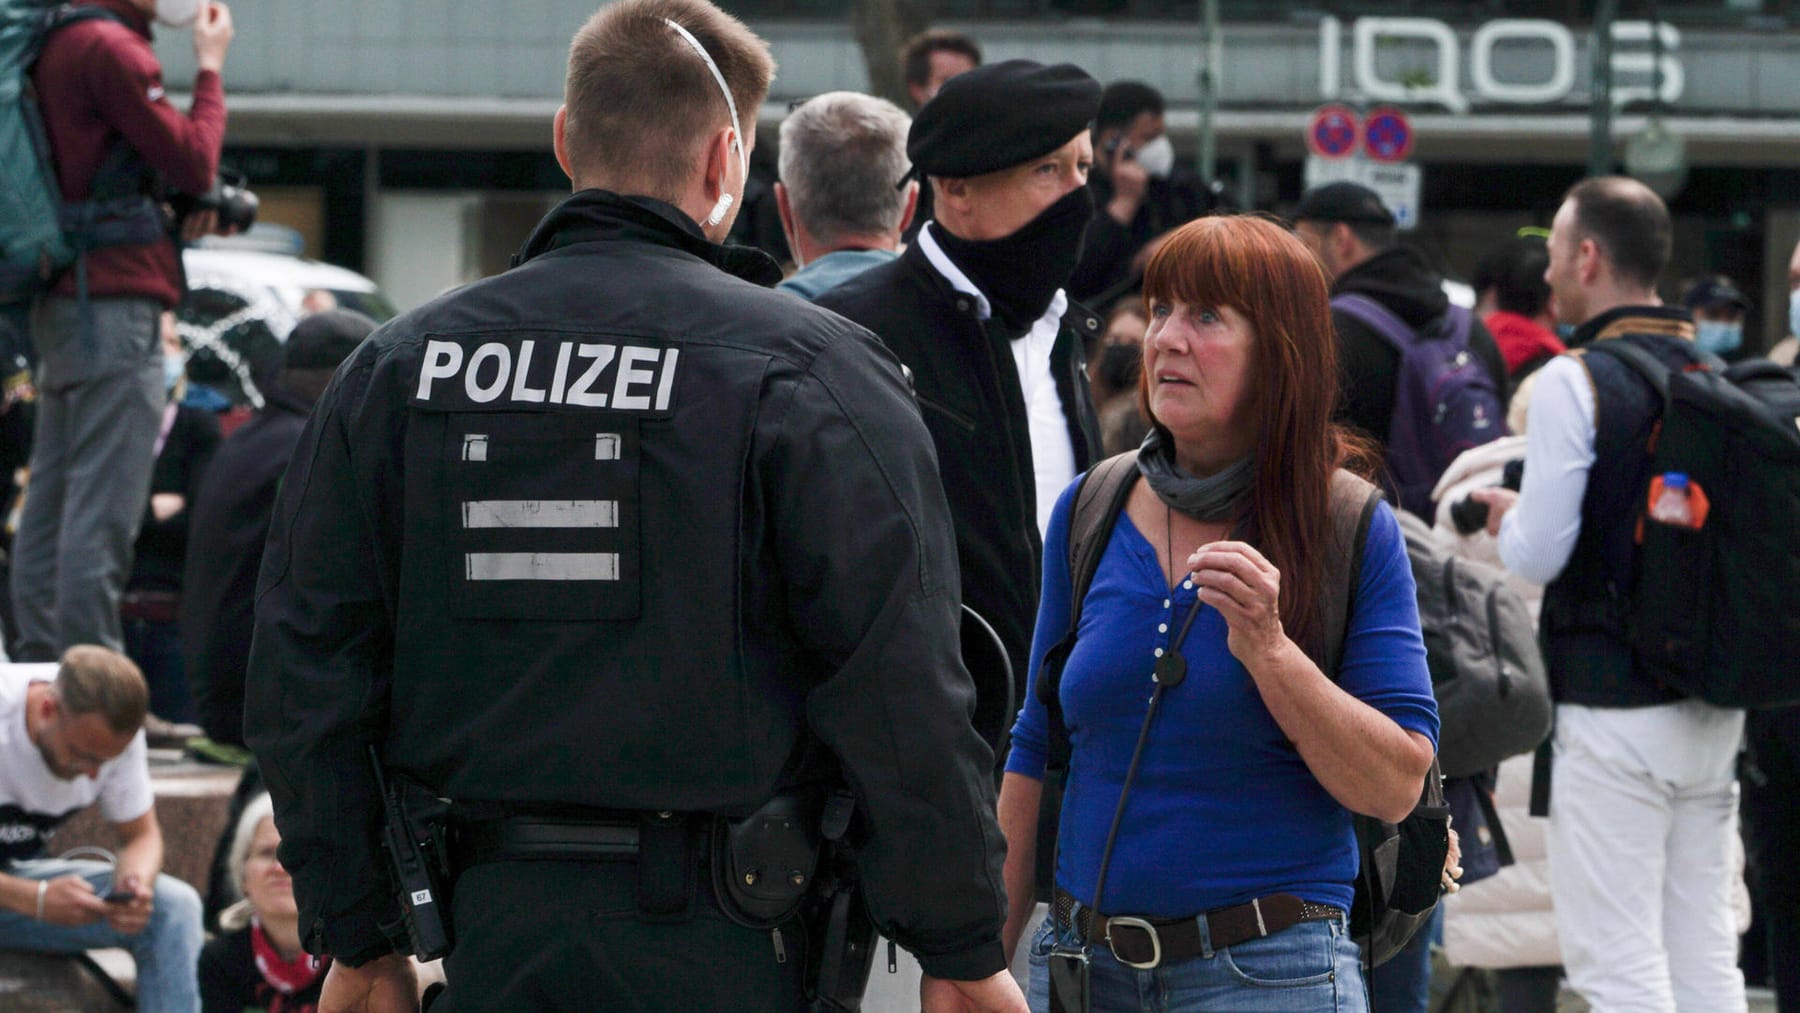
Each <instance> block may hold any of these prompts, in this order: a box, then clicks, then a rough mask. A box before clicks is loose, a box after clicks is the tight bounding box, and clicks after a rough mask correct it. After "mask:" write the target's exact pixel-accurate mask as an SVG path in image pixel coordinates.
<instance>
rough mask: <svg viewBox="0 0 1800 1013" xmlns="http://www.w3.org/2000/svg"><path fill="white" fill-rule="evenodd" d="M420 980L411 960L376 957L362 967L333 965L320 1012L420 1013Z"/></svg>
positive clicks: (327, 975)
mask: <svg viewBox="0 0 1800 1013" xmlns="http://www.w3.org/2000/svg"><path fill="white" fill-rule="evenodd" d="M418 1010H419V979H418V972H417V971H415V970H414V969H413V963H412V958H411V957H408V956H406V955H405V954H402V953H392V954H389V955H388V956H385V957H377V958H376V959H374V960H371V961H369V962H368V963H366V964H364V965H363V966H361V967H345V966H344V965H343V964H332V965H331V970H329V971H326V972H325V985H324V987H323V988H322V989H320V991H319V1013H418Z"/></svg>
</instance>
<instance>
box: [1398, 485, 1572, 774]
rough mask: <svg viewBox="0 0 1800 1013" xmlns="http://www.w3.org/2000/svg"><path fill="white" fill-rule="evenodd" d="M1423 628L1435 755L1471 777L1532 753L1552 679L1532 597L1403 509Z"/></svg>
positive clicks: (1545, 720)
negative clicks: (1454, 550)
mask: <svg viewBox="0 0 1800 1013" xmlns="http://www.w3.org/2000/svg"><path fill="white" fill-rule="evenodd" d="M1398 516H1399V518H1400V531H1401V533H1402V534H1404V535H1405V536H1406V558H1407V561H1408V562H1410V563H1411V564H1412V572H1413V583H1415V584H1417V585H1418V590H1419V593H1418V598H1419V628H1420V629H1421V630H1422V631H1423V632H1424V634H1425V661H1426V664H1427V665H1428V666H1430V668H1431V690H1432V694H1433V695H1434V696H1436V697H1437V705H1438V727H1439V731H1438V763H1439V765H1441V766H1442V767H1443V768H1444V776H1445V777H1469V776H1471V775H1474V774H1478V773H1481V772H1482V771H1485V770H1489V769H1491V768H1493V767H1495V766H1498V765H1499V763H1500V761H1501V760H1504V759H1506V758H1507V757H1510V756H1517V755H1519V754H1520V753H1529V752H1531V751H1532V750H1533V749H1536V748H1537V746H1538V744H1539V743H1540V742H1542V741H1544V736H1546V735H1548V734H1550V714H1551V705H1550V678H1549V674H1548V672H1547V671H1546V669H1545V666H1544V655H1543V652H1542V651H1541V650H1540V649H1539V647H1538V639H1537V622H1536V621H1535V620H1534V619H1532V617H1531V610H1530V609H1529V608H1528V607H1527V606H1526V604H1525V599H1524V598H1522V597H1520V596H1519V593H1518V592H1517V591H1514V590H1513V589H1512V588H1511V587H1508V586H1507V584H1506V577H1505V576H1504V575H1503V574H1502V573H1500V571H1498V570H1495V569H1494V568H1492V567H1489V566H1483V565H1482V564H1480V563H1477V562H1475V561H1473V560H1470V559H1464V558H1461V557H1458V556H1455V555H1453V554H1451V553H1448V552H1445V551H1444V550H1443V549H1442V548H1441V547H1440V546H1439V545H1438V542H1437V539H1436V537H1435V536H1434V535H1433V534H1432V531H1431V529H1430V528H1429V527H1427V526H1426V525H1425V522H1424V521H1422V520H1420V519H1419V518H1417V517H1414V516H1413V515H1412V514H1410V513H1407V512H1406V511H1404V510H1402V511H1399V512H1398Z"/></svg>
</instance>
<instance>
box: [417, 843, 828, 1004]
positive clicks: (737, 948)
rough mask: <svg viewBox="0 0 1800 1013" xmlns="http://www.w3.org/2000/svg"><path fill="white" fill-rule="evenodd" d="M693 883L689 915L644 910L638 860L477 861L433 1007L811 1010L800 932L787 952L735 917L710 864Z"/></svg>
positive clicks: (793, 933) (463, 891) (467, 877)
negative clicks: (653, 915)
mask: <svg viewBox="0 0 1800 1013" xmlns="http://www.w3.org/2000/svg"><path fill="white" fill-rule="evenodd" d="M696 863H697V869H696V872H697V873H702V872H704V869H705V866H704V864H703V861H702V860H701V858H700V856H696ZM694 883H695V902H694V906H693V912H692V914H691V915H690V916H688V917H685V918H683V919H681V920H676V921H667V922H665V921H660V920H658V921H647V920H645V919H644V918H643V917H642V916H641V915H640V914H639V912H638V903H637V866H636V865H635V864H634V863H632V862H563V861H535V862H523V861H502V862H490V863H485V864H480V865H475V866H472V867H470V868H469V869H468V870H466V871H465V872H464V873H463V874H462V875H461V877H460V878H459V879H458V880H457V883H456V892H455V899H454V911H455V931H456V949H455V951H454V952H453V953H451V955H450V957H449V958H448V959H447V960H446V961H445V964H444V971H445V976H446V977H447V978H448V979H449V988H448V989H447V990H446V991H445V993H444V994H443V996H442V997H441V998H439V999H438V1000H437V1001H436V1002H434V1003H433V1004H432V1007H431V1013H466V1011H475V1010H568V1011H571V1013H574V1011H584V1013H585V1011H588V1010H601V1009H604V1010H617V1011H621V1013H623V1011H643V1013H655V1011H659V1010H744V1011H750V1013H764V1011H766V1013H794V1011H798V1010H803V1009H805V1008H806V1002H805V998H804V993H803V989H802V980H801V976H802V969H803V968H804V967H805V965H806V953H805V948H804V941H803V940H802V939H801V938H800V933H799V932H798V931H797V930H796V929H795V928H793V927H790V928H787V929H784V930H783V943H782V946H783V949H784V950H785V957H786V960H785V962H782V961H781V960H779V959H778V958H777V954H776V947H775V941H774V939H773V937H772V935H771V934H770V933H769V932H757V931H753V930H751V929H746V928H743V927H741V926H739V925H737V924H736V923H734V922H732V921H730V920H728V919H727V918H726V917H725V915H724V914H723V913H722V912H721V911H720V910H719V907H718V903H717V902H716V901H715V900H714V898H713V892H712V889H711V886H710V881H709V879H708V878H707V877H706V876H705V875H700V874H697V875H696V876H695V877H694Z"/></svg>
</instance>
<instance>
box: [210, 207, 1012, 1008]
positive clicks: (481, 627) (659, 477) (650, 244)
mask: <svg viewBox="0 0 1800 1013" xmlns="http://www.w3.org/2000/svg"><path fill="white" fill-rule="evenodd" d="M522 258H523V262H522V263H521V264H520V266H518V267H516V268H514V269H513V270H511V271H509V272H507V273H505V274H502V275H499V276H498V277H494V278H489V279H487V280H484V281H480V282H476V283H475V284H472V285H469V286H467V287H465V288H462V289H459V290H457V291H455V292H453V293H451V294H449V295H446V296H444V297H442V298H440V299H438V300H437V301H435V302H432V303H429V304H427V305H425V306H423V307H421V308H419V309H417V310H415V311H413V312H411V313H408V314H406V315H405V316H403V317H401V318H399V319H398V320H395V321H392V322H390V323H389V324H387V325H385V326H383V327H382V328H381V329H380V330H379V331H377V332H376V333H375V334H374V335H373V336H371V337H370V338H369V340H368V341H366V342H365V343H364V344H363V345H362V346H361V348H359V349H358V350H357V352H356V353H355V354H354V355H352V356H351V358H350V359H348V360H346V362H345V363H344V365H343V366H342V367H340V368H339V370H338V373H337V376H336V379H335V380H334V381H333V383H332V386H331V387H330V388H329V389H328V390H327V391H326V393H325V395H324V397H323V398H321V400H320V402H319V405H318V407H317V409H316V410H315V411H314V413H313V417H312V419H311V420H310V421H309V422H308V424H307V428H306V432H305V434H304V436H302V438H301V441H300V446H299V448H298V449H297V451H296V452H295V455H294V461H293V464H292V465H291V466H290V469H289V472H288V476H287V479H286V481H285V482H284V484H283V488H282V491H281V494H280V495H279V497H278V498H277V501H276V509H275V521H274V526H273V529H272V531H271V533H270V539H269V546H268V550H267V555H266V558H265V560H264V563H263V571H262V576H261V579H260V580H259V581H258V601H257V618H256V639H255V642H254V645H253V646H252V649H251V659H250V681H249V686H248V690H247V697H248V701H247V704H246V708H245V714H244V719H245V720H244V724H245V733H246V738H247V739H248V740H249V743H250V746H251V747H252V748H253V749H254V750H255V751H256V754H257V757H258V759H259V760H260V762H261V763H262V769H263V773H264V775H265V776H266V777H267V779H268V783H269V787H270V791H271V794H272V795H273V797H274V800H275V806H276V812H277V814H278V815H279V816H280V817H281V826H282V838H283V839H282V844H281V858H282V863H283V864H284V865H285V866H286V867H287V868H288V869H289V870H290V871H291V872H292V873H293V876H294V892H295V895H296V896H297V897H298V899H299V902H300V910H301V924H302V925H303V926H307V927H308V929H307V938H308V945H309V947H313V948H323V950H324V951H326V952H329V953H331V954H333V955H334V956H338V957H341V958H343V959H346V960H348V961H350V962H351V963H356V962H359V961H360V960H362V959H366V958H368V957H369V956H371V955H373V954H376V953H379V952H383V951H385V950H386V949H387V947H388V943H387V941H386V938H385V937H384V935H383V934H382V932H381V931H380V930H379V928H378V922H380V921H382V920H383V918H384V917H386V916H387V915H389V914H391V913H392V912H393V910H394V901H393V898H392V896H391V895H390V894H389V892H388V889H387V886H386V884H385V883H384V879H383V876H382V875H381V874H380V872H379V869H380V863H381V858H380V851H379V847H378V844H377V840H376V829H377V820H378V815H379V813H378V809H377V806H376V800H375V798H374V794H373V790H374V789H373V779H372V776H371V773H370V770H369V764H368V758H367V754H366V747H367V746H368V745H369V744H375V745H377V746H378V747H379V749H380V752H381V755H382V757H383V762H384V764H386V765H387V766H388V767H389V768H391V769H393V770H397V771H400V772H404V773H407V774H410V775H411V776H413V777H415V778H417V779H418V780H420V781H422V782H424V783H425V784H426V785H429V786H430V787H432V788H434V789H436V790H437V791H438V792H440V793H441V794H443V795H446V796H448V797H450V798H452V799H455V800H457V801H459V802H468V803H502V804H510V805H514V806H519V805H523V806H545V805H549V806H566V805H577V806H588V807H601V808H609V809H627V810H673V811H676V812H691V813H719V814H726V815H731V814H745V813H748V812H749V811H750V810H751V809H753V808H754V807H756V806H759V805H761V804H762V803H763V802H765V801H766V800H767V799H768V798H769V797H770V796H771V795H772V794H773V793H774V792H776V791H777V790H779V789H782V788H785V787H787V786H790V785H793V784H796V783H805V782H816V781H820V780H824V779H825V778H826V777H828V776H830V775H831V771H832V769H833V768H835V767H837V766H838V765H841V769H842V772H843V776H844V777H845V779H846V780H847V782H848V783H849V785H850V786H851V787H852V788H853V790H854V791H855V792H856V793H857V796H858V799H857V813H858V815H859V816H860V817H861V821H860V823H859V826H862V827H866V829H867V833H866V837H865V838H864V839H862V840H860V841H859V844H860V848H859V861H860V862H861V865H862V873H863V878H864V884H865V887H866V889H867V895H868V898H869V902H870V906H871V908H872V910H873V912H874V916H875V919H876V921H877V923H878V924H879V925H880V926H881V927H882V929H883V930H884V931H886V932H888V933H890V934H891V935H892V936H893V937H894V938H896V939H897V940H898V941H899V942H900V943H901V944H902V945H904V946H906V947H907V948H908V949H910V950H912V951H913V952H914V953H916V954H917V955H918V956H919V958H920V962H921V964H922V965H923V966H924V968H925V970H926V972H927V973H929V974H932V975H935V976H938V977H947V978H958V979H969V978H980V977H984V976H986V975H989V974H992V973H995V972H997V971H999V970H1001V969H1002V968H1004V967H1005V966H1006V960H1005V957H1004V955H1003V954H1002V953H1001V947H1000V925H1001V921H1002V918H1003V915H1004V906H1005V900H1004V890H1003V887H1002V882H1001V874H1000V866H1001V857H1002V843H1001V837H1000V834H999V832H998V828H997V826H996V824H995V822H994V791H993V782H992V780H991V776H990V771H991V769H992V763H993V757H992V755H991V753H990V751H989V750H988V748H987V747H986V746H985V745H984V744H983V743H982V741H981V739H980V737H979V736H977V735H976V733H975V731H974V728H973V726H972V725H971V723H970V714H971V709H972V706H973V703H974V687H973V685H972V683H971V681H970V679H969V676H968V673H967V672H966V671H964V669H963V668H962V666H961V664H960V662H959V660H958V632H957V621H958V616H957V600H956V586H957V584H956V560H955V556H954V554H953V553H954V543H953V542H952V539H951V527H950V523H949V518H948V516H947V510H946V506H945V503H944V499H943V495H942V493H941V492H940V488H941V487H940V484H939V480H938V475H937V469H936V467H935V464H934V462H933V459H932V454H931V445H930V442H929V438H928V436H927V433H926V431H925V427H924V426H923V425H922V424H921V422H920V421H919V414H918V409H917V408H916V407H915V405H914V403H913V400H912V397H911V394H910V393H909V391H908V390H907V388H906V382H905V379H904V377H903V376H902V374H901V371H900V367H899V364H898V363H897V362H895V360H894V358H893V356H891V355H889V354H888V353H887V352H886V351H885V350H884V349H883V348H882V347H881V345H880V343H879V342H877V341H876V340H875V339H874V338H873V336H871V335H869V334H868V333H867V332H865V331H863V330H862V329H860V328H857V327H855V326H852V325H851V324H849V323H848V322H846V321H845V320H844V319H843V318H841V317H838V316H835V315H833V314H830V313H826V312H823V311H820V310H818V309H816V308H814V307H813V306H811V305H809V304H805V303H802V302H801V301H800V300H797V299H794V298H793V297H791V296H788V295H785V294H781V293H777V292H773V291H770V290H768V289H767V288H765V287H762V286H766V285H769V284H773V282H774V281H775V280H777V279H778V278H779V272H778V271H777V270H776V268H775V266H774V264H773V262H772V261H770V260H769V259H768V258H767V257H766V256H764V255H763V254H761V253H758V252H756V251H753V250H746V249H742V248H733V247H719V246H714V245H713V244H711V243H708V242H707V241H706V240H705V239H704V237H702V236H701V234H700V232H699V230H698V229H697V228H695V226H694V224H693V222H692V221H690V220H689V219H688V218H687V217H686V216H685V215H683V214H682V213H681V212H680V211H678V210H676V209H675V208H673V207H670V206H669V205H667V204H663V203H661V202H659V201H653V200H648V199H644V198H624V197H619V196H615V195H613V194H610V193H605V192H602V191H597V190H589V191H583V192H581V193H578V194H576V195H575V196H573V197H572V198H570V199H569V200H567V201H565V202H564V203H563V204H562V205H560V206H559V207H558V208H556V209H555V210H553V211H552V212H551V213H550V215H549V216H548V217H547V218H546V219H545V220H544V222H543V223H542V224H540V225H539V226H538V229H537V231H536V232H535V233H534V234H533V235H532V237H531V239H530V240H529V241H528V242H527V244H526V247H525V249H524V251H523V254H522ZM502 374H505V375H502Z"/></svg>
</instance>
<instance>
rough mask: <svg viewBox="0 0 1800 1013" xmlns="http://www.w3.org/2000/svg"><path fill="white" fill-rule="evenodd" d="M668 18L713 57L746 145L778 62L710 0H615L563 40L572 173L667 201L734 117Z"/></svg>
mask: <svg viewBox="0 0 1800 1013" xmlns="http://www.w3.org/2000/svg"><path fill="white" fill-rule="evenodd" d="M665 19H666V20H665ZM668 21H673V22H675V23H676V24H678V25H680V26H682V27H683V28H686V29H687V30H688V31H689V32H691V33H693V36H694V38H696V39H698V40H699V41H700V44H701V45H702V46H705V47H706V51H707V53H708V54H709V55H710V56H711V57H712V58H713V62H714V63H716V64H718V67H719V72H720V73H721V74H723V75H724V76H725V81H726V83H727V84H728V85H729V86H730V87H731V97H732V100H733V101H734V102H736V103H737V111H738V117H739V118H740V120H741V121H742V122H741V123H740V124H739V130H740V131H742V132H743V133H744V135H745V136H744V137H743V138H742V140H743V143H744V144H745V145H746V147H747V146H748V145H749V144H750V137H749V136H748V135H749V134H750V133H752V132H754V131H755V130H756V117H757V113H758V111H759V110H760V109H761V108H762V104H763V99H764V98H766V97H767V96H768V93H769V82H770V80H771V79H773V78H774V76H775V61H774V59H773V58H772V57H770V55H769V47H768V45H767V44H766V43H764V42H763V40H762V39H759V38H757V37H756V35H755V33H753V32H751V31H750V29H748V28H746V27H745V26H744V24H743V22H741V21H739V20H738V19H736V18H734V17H732V16H731V15H729V14H727V13H725V12H724V11H722V10H720V9H719V8H717V7H715V6H713V5H712V4H711V3H708V2H707V0H618V2H617V3H613V4H608V5H607V6H605V7H602V8H601V9H600V11H599V12H598V13H596V14H595V15H594V16H593V17H591V18H589V19H588V22H587V24H585V25H583V26H582V27H581V30H580V31H578V32H576V33H575V41H574V42H573V43H572V44H571V45H570V47H569V76H568V80H567V81H566V82H565V84H564V86H563V104H564V106H565V107H566V108H567V110H568V112H567V115H566V122H565V127H564V130H565V143H566V145H567V151H568V156H569V160H570V162H571V163H573V165H572V167H573V169H574V170H575V174H576V175H577V177H578V178H580V179H581V180H582V181H583V182H594V181H598V182H600V183H601V184H603V185H605V186H607V187H608V188H609V189H614V190H618V191H620V192H626V193H636V194H641V195H643V196H648V197H658V198H661V199H664V200H669V201H671V203H673V202H674V200H675V199H676V198H678V197H679V196H680V191H681V189H682V187H683V186H684V185H685V184H686V182H687V180H688V179H689V178H690V177H691V176H692V174H693V172H694V169H695V166H696V164H697V163H698V160H699V157H700V154H701V150H702V145H703V144H704V142H705V140H706V139H707V138H709V137H711V136H712V135H713V134H714V133H715V132H716V131H717V130H718V128H719V127H721V126H724V125H727V124H729V123H730V121H731V114H730V113H729V112H728V111H727V109H726V105H725V97H724V96H723V95H721V94H720V93H719V86H718V83H717V82H716V81H714V79H713V76H712V71H711V70H709V69H708V68H707V66H706V63H705V61H703V60H701V59H700V57H699V55H698V54H696V53H695V52H694V50H693V47H691V46H690V45H688V43H687V42H686V41H685V40H683V39H682V37H681V35H680V34H679V33H677V32H676V31H675V30H674V29H672V28H670V27H669V25H668V23H667V22H668Z"/></svg>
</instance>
